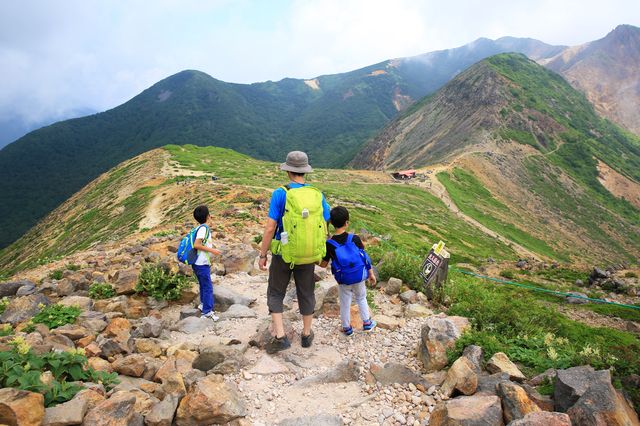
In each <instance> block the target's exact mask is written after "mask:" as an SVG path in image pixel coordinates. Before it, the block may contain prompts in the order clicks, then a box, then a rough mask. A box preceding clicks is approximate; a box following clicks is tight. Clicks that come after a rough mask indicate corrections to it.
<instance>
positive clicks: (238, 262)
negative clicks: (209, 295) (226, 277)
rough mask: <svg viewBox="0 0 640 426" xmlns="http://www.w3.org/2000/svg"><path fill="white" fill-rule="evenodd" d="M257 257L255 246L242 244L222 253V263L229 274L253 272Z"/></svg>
mask: <svg viewBox="0 0 640 426" xmlns="http://www.w3.org/2000/svg"><path fill="white" fill-rule="evenodd" d="M257 257H258V252H257V251H256V250H255V249H254V248H253V247H251V246H250V245H248V244H241V245H239V246H237V247H233V248H232V249H230V250H227V251H225V252H224V253H223V255H222V263H223V264H224V267H225V270H226V272H227V274H233V273H237V272H246V273H251V272H253V270H254V264H255V261H256V258H257ZM216 296H217V294H216Z"/></svg>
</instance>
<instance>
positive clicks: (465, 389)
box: [440, 356, 478, 397]
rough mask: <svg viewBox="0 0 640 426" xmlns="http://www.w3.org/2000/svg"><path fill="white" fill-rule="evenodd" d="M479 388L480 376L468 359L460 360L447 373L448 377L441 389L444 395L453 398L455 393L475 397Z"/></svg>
mask: <svg viewBox="0 0 640 426" xmlns="http://www.w3.org/2000/svg"><path fill="white" fill-rule="evenodd" d="M477 387H478V374H477V373H476V372H475V368H474V366H473V364H472V363H471V361H469V359H468V358H467V357H464V356H461V357H460V358H458V359H457V360H456V361H455V362H454V363H453V364H452V365H451V368H449V371H447V377H446V378H445V379H444V383H443V384H442V387H441V388H440V392H441V393H442V394H443V395H446V396H449V397H450V396H451V395H453V392H454V391H456V390H457V391H459V392H460V393H462V394H464V395H473V394H474V393H475V392H476V388H477Z"/></svg>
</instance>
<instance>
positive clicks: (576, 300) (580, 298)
mask: <svg viewBox="0 0 640 426" xmlns="http://www.w3.org/2000/svg"><path fill="white" fill-rule="evenodd" d="M567 294H570V295H571V296H567V297H566V300H567V303H571V304H572V305H582V304H584V303H589V301H588V300H587V299H585V298H586V297H589V296H587V295H586V294H584V293H580V292H579V291H570V292H568V293H567ZM572 296H573V297H572ZM576 296H577V297H576Z"/></svg>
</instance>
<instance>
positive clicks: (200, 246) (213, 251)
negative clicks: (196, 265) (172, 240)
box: [193, 238, 222, 256]
mask: <svg viewBox="0 0 640 426" xmlns="http://www.w3.org/2000/svg"><path fill="white" fill-rule="evenodd" d="M193 248H194V249H196V250H202V251H208V252H209V253H211V254H214V255H216V256H217V255H220V254H222V252H221V251H220V250H216V249H214V248H211V247H207V246H205V245H204V244H202V238H196V240H195V242H194V243H193Z"/></svg>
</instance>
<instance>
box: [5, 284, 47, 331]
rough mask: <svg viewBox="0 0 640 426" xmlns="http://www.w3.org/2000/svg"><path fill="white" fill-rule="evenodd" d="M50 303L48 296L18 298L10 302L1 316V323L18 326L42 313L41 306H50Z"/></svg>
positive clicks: (32, 295) (33, 295) (37, 294)
mask: <svg viewBox="0 0 640 426" xmlns="http://www.w3.org/2000/svg"><path fill="white" fill-rule="evenodd" d="M16 291H17V290H16ZM49 303H50V302H49V299H48V298H47V296H45V295H44V294H40V293H35V294H30V295H28V296H22V297H16V298H15V299H13V300H11V301H10V302H9V305H8V306H7V308H6V309H5V311H4V313H3V314H2V315H0V323H9V324H11V325H16V324H18V323H20V322H23V321H26V320H28V319H30V318H32V317H33V316H34V315H36V314H37V313H38V312H40V306H39V305H41V304H42V305H49Z"/></svg>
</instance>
